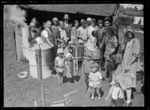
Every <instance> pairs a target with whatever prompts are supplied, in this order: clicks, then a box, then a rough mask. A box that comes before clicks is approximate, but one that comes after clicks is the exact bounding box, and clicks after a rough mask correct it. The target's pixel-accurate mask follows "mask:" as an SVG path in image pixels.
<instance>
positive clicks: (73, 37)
mask: <svg viewBox="0 0 150 110" xmlns="http://www.w3.org/2000/svg"><path fill="white" fill-rule="evenodd" d="M78 27H79V21H78V20H75V21H74V27H72V28H71V41H70V42H69V43H76V42H77V30H78Z"/></svg>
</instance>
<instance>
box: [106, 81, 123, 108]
mask: <svg viewBox="0 0 150 110" xmlns="http://www.w3.org/2000/svg"><path fill="white" fill-rule="evenodd" d="M110 96H111V105H110V106H123V105H124V94H123V91H122V87H121V85H120V83H119V82H118V80H115V83H114V84H113V85H112V87H111V88H110V90H109V93H108V95H107V97H106V98H105V100H108V99H109V97H110Z"/></svg>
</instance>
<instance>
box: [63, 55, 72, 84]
mask: <svg viewBox="0 0 150 110" xmlns="http://www.w3.org/2000/svg"><path fill="white" fill-rule="evenodd" d="M73 60H74V59H73V56H72V54H71V53H67V54H66V58H65V73H66V78H67V81H68V83H69V84H70V83H73V70H74V69H73V63H74V62H73Z"/></svg>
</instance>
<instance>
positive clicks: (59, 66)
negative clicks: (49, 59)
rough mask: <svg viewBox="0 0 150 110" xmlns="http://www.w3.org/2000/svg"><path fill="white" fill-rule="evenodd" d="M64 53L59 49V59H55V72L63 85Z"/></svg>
mask: <svg viewBox="0 0 150 110" xmlns="http://www.w3.org/2000/svg"><path fill="white" fill-rule="evenodd" d="M64 60H65V58H64V52H63V49H62V48H58V50H57V57H56V58H55V66H54V68H55V70H56V73H57V74H58V75H59V82H60V83H61V84H62V82H63V73H64V70H65V63H64Z"/></svg>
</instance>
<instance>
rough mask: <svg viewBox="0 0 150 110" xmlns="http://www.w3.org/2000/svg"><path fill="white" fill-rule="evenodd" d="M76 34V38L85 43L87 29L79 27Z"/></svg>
mask: <svg viewBox="0 0 150 110" xmlns="http://www.w3.org/2000/svg"><path fill="white" fill-rule="evenodd" d="M77 32H78V34H77V36H78V37H79V38H81V39H82V40H84V41H86V40H87V33H88V28H85V29H84V28H83V27H82V26H80V27H79V28H78V30H77Z"/></svg>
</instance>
